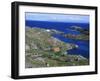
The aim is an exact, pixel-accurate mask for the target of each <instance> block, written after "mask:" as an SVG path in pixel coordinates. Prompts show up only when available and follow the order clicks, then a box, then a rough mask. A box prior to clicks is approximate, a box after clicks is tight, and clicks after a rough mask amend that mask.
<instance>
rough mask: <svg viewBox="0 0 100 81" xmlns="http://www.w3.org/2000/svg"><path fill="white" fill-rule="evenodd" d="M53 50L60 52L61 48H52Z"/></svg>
mask: <svg viewBox="0 0 100 81" xmlns="http://www.w3.org/2000/svg"><path fill="white" fill-rule="evenodd" d="M52 50H53V51H54V52H59V51H60V48H59V47H54V48H52Z"/></svg>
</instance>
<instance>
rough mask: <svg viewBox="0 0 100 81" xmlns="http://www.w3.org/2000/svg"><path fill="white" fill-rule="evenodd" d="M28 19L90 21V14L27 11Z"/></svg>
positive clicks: (26, 17) (26, 16)
mask: <svg viewBox="0 0 100 81" xmlns="http://www.w3.org/2000/svg"><path fill="white" fill-rule="evenodd" d="M25 19H26V20H31V21H32V20H33V21H50V22H72V23H89V16H88V15H74V14H55V13H52V14H50V13H29V12H26V13H25Z"/></svg>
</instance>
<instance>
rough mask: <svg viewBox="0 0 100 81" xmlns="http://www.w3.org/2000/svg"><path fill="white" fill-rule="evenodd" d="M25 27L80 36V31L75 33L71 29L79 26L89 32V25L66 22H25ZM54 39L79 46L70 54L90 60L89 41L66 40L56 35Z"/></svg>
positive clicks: (70, 51)
mask: <svg viewBox="0 0 100 81" xmlns="http://www.w3.org/2000/svg"><path fill="white" fill-rule="evenodd" d="M25 25H26V26H29V27H38V28H45V29H55V30H58V31H62V32H64V33H66V34H68V33H70V34H74V35H78V34H80V32H79V31H73V30H72V29H71V26H79V27H82V28H83V29H87V30H89V24H88V23H71V22H70V23H65V22H47V21H28V20H26V21H25ZM54 37H56V38H58V39H59V40H61V41H64V42H67V43H73V44H77V45H78V46H79V48H77V49H72V50H69V51H68V53H69V54H78V55H82V56H84V57H86V58H89V41H85V40H74V39H69V38H64V37H63V36H61V35H54Z"/></svg>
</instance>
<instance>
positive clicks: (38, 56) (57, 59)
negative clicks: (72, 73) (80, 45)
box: [25, 27, 88, 68]
mask: <svg viewBox="0 0 100 81" xmlns="http://www.w3.org/2000/svg"><path fill="white" fill-rule="evenodd" d="M54 33H56V34H57V33H60V32H59V31H56V30H48V29H43V28H42V29H41V28H36V27H34V28H31V27H26V29H25V67H26V68H33V67H53V66H73V65H88V59H86V58H84V57H82V56H80V55H68V54H67V50H69V49H73V48H76V45H75V44H71V43H65V42H63V41H61V40H59V39H57V38H54V37H53V36H52V34H54Z"/></svg>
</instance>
